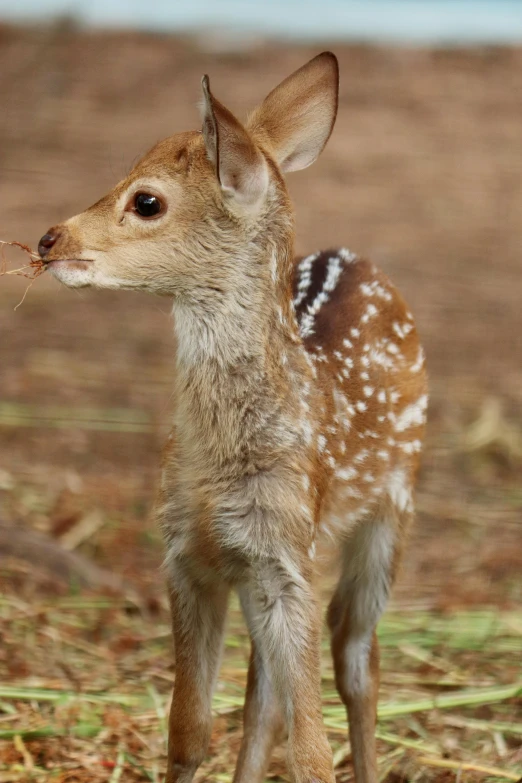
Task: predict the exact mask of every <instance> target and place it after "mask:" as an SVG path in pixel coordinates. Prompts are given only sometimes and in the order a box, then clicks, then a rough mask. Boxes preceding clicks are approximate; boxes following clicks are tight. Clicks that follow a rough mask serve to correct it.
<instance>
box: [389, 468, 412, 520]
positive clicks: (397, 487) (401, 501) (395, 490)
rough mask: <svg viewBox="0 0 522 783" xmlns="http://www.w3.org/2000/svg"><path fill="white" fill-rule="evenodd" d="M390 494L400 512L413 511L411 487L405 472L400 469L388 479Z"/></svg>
mask: <svg viewBox="0 0 522 783" xmlns="http://www.w3.org/2000/svg"><path fill="white" fill-rule="evenodd" d="M388 494H389V496H390V500H391V501H392V503H393V504H394V505H395V506H397V508H398V509H399V511H413V501H412V497H411V487H410V484H409V481H408V480H407V477H406V473H405V472H404V470H401V469H398V470H395V471H394V472H393V473H391V474H390V476H389V478H388Z"/></svg>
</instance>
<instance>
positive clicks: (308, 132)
mask: <svg viewBox="0 0 522 783" xmlns="http://www.w3.org/2000/svg"><path fill="white" fill-rule="evenodd" d="M338 93H339V66H338V64H337V58H336V56H335V55H334V54H332V53H331V52H323V53H322V54H319V55H318V56H317V57H314V59H313V60H310V62H308V63H306V65H303V67H302V68H299V70H298V71H295V73H293V74H292V75H291V76H289V77H288V78H287V79H285V80H284V82H281V84H280V85H279V86H278V87H276V88H275V90H272V92H271V93H270V95H268V96H267V97H266V98H265V100H264V101H263V103H262V104H261V106H259V107H258V108H257V109H256V110H255V111H254V112H253V114H252V115H251V117H250V120H249V122H248V124H247V127H248V129H249V130H250V131H251V133H252V135H253V136H254V138H258V139H259V140H260V141H261V142H263V143H264V144H266V145H267V146H268V148H269V149H270V151H271V153H272V155H273V156H274V158H275V160H276V162H277V164H278V166H279V168H280V169H281V171H283V172H286V171H297V170H298V169H304V168H306V167H307V166H309V165H310V164H311V163H313V162H314V160H315V159H316V158H317V156H318V155H319V153H320V152H321V151H322V150H323V147H324V146H325V144H326V142H327V141H328V139H329V137H330V134H331V132H332V129H333V126H334V122H335V118H336V115H337V102H338Z"/></svg>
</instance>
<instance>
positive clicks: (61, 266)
mask: <svg viewBox="0 0 522 783" xmlns="http://www.w3.org/2000/svg"><path fill="white" fill-rule="evenodd" d="M48 268H49V271H50V272H51V274H52V275H53V276H54V277H55V278H56V279H57V280H59V281H60V283H63V284H64V285H66V286H68V287H69V288H85V287H86V286H89V285H92V284H93V277H94V275H93V272H94V269H92V261H51V262H50V263H49V267H48Z"/></svg>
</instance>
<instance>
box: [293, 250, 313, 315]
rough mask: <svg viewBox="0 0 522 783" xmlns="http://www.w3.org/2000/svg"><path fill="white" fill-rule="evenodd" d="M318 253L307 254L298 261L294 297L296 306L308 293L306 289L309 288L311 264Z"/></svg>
mask: <svg viewBox="0 0 522 783" xmlns="http://www.w3.org/2000/svg"><path fill="white" fill-rule="evenodd" d="M318 256H319V253H314V254H313V255H311V256H307V257H306V258H303V260H302V261H301V262H300V264H299V266H298V267H297V268H298V271H299V273H300V277H299V283H298V284H297V296H296V298H295V299H294V306H295V307H297V306H298V305H300V304H301V302H302V301H303V300H304V299H306V295H307V293H308V289H309V288H310V284H311V282H312V265H313V263H314V261H315V260H316V259H317V258H318Z"/></svg>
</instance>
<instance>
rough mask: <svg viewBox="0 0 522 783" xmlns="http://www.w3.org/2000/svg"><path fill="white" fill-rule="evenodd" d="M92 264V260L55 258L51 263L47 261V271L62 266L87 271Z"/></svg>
mask: <svg viewBox="0 0 522 783" xmlns="http://www.w3.org/2000/svg"><path fill="white" fill-rule="evenodd" d="M92 263H93V260H92V259H91V258H53V259H52V260H51V261H47V262H46V263H45V266H46V268H47V269H56V268H57V267H59V266H60V265H61V264H65V265H67V266H68V267H70V268H72V269H87V268H88V266H89V264H92Z"/></svg>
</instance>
